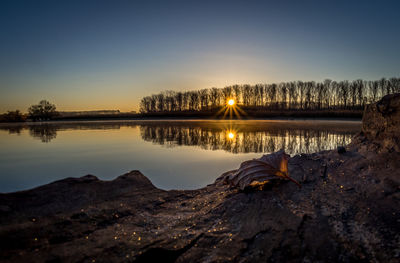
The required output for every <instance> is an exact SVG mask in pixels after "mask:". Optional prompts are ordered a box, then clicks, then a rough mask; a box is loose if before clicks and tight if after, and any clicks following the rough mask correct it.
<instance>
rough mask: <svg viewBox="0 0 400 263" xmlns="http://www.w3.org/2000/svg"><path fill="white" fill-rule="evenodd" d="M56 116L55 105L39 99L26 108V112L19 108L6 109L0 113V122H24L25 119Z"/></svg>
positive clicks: (46, 118)
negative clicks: (3, 112) (36, 102)
mask: <svg viewBox="0 0 400 263" xmlns="http://www.w3.org/2000/svg"><path fill="white" fill-rule="evenodd" d="M56 116H58V112H57V111H56V105H54V104H52V103H50V102H49V101H47V100H41V101H40V102H39V103H38V104H34V105H32V106H30V107H29V108H28V114H23V113H22V112H21V111H19V110H15V111H8V112H7V113H5V114H2V115H0V122H24V121H26V120H27V119H30V120H33V121H47V120H51V119H52V118H54V117H56Z"/></svg>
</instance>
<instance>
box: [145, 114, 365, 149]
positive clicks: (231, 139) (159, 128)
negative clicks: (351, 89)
mask: <svg viewBox="0 0 400 263" xmlns="http://www.w3.org/2000/svg"><path fill="white" fill-rule="evenodd" d="M218 124H219V125H216V124H215V123H213V124H212V125H208V126H206V125H202V124H200V123H188V124H173V123H163V124H161V125H160V124H159V123H148V124H147V125H141V126H140V131H141V136H142V138H143V139H144V140H146V141H151V142H153V143H156V144H160V145H164V146H166V147H175V146H183V145H186V146H198V147H201V148H202V149H206V150H224V151H228V152H231V153H266V152H274V151H277V150H279V149H285V151H286V152H288V153H289V154H300V153H312V152H318V151H322V150H329V149H333V148H335V147H337V146H339V145H346V144H348V143H350V142H351V138H352V137H353V136H354V134H355V133H357V132H358V131H359V126H358V125H357V124H355V123H350V122H349V123H341V125H337V123H330V122H293V123H287V122H279V121H278V122H253V123H251V122H248V123H245V122H238V123H230V124H229V123H218Z"/></svg>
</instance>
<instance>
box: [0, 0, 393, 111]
mask: <svg viewBox="0 0 400 263" xmlns="http://www.w3.org/2000/svg"><path fill="white" fill-rule="evenodd" d="M350 2H351V3H350ZM399 10H400V1H323V0H317V1H277V0H274V1H244V0H243V1H233V0H231V1H216V0H214V1H203V0H202V1H189V0H186V1H166V0H165V1H149V0H148V1H111V0H110V1H83V0H82V1H71V0H70V1H32V0H31V1H18V0H10V1H8V0H4V1H1V2H0V30H1V31H0V32H1V34H0V112H5V111H7V110H15V109H20V110H22V111H26V109H27V108H28V106H29V105H31V104H34V103H37V102H38V101H39V100H41V99H47V100H49V101H51V102H53V103H55V104H56V105H57V108H58V109H59V110H98V109H120V110H121V111H131V110H137V109H138V106H139V101H140V99H141V97H143V96H146V95H151V94H152V93H158V92H160V91H163V90H176V91H179V90H194V89H201V88H210V87H223V86H226V85H231V84H244V83H249V84H255V83H272V82H281V81H291V80H315V81H319V80H323V79H326V78H330V79H333V80H343V79H349V80H353V79H358V78H362V79H379V78H381V77H399V73H400V48H399V46H400V16H399Z"/></svg>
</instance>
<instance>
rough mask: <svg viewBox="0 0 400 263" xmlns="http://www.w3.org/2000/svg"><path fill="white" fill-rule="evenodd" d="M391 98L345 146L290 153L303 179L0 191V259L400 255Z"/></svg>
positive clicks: (142, 181) (371, 110) (61, 184)
mask: <svg viewBox="0 0 400 263" xmlns="http://www.w3.org/2000/svg"><path fill="white" fill-rule="evenodd" d="M398 98H399V97H398V96H391V97H385V98H384V100H383V102H380V104H379V103H378V104H375V105H372V106H369V107H367V109H366V114H367V115H369V116H370V119H368V120H367V119H365V117H364V122H365V123H364V125H363V131H362V134H360V135H359V136H358V137H356V138H355V139H354V142H353V143H352V144H351V145H349V146H347V152H346V154H338V151H336V150H333V151H324V152H320V153H314V154H311V155H307V154H302V155H297V156H294V157H292V158H290V160H289V162H288V174H289V175H290V176H291V177H293V178H294V179H295V180H297V181H299V182H300V183H301V184H302V188H299V187H297V186H296V185H295V184H293V183H286V182H285V181H282V183H279V184H268V187H266V188H264V190H262V191H250V192H243V191H239V189H237V188H231V187H229V186H228V185H225V184H223V183H222V182H223V180H222V179H218V180H216V182H215V183H214V184H210V185H208V186H207V187H204V188H202V189H198V190H190V191H189V190H188V191H176V190H174V191H164V190H161V189H157V188H156V187H154V185H153V184H152V183H151V182H150V181H149V180H148V179H147V178H146V177H145V176H144V175H142V174H141V173H140V172H139V171H132V172H130V173H127V174H125V175H122V176H120V177H118V178H116V179H115V180H113V181H101V180H99V179H97V178H96V177H94V176H86V177H82V178H67V179H64V180H60V181H57V182H54V183H51V184H48V185H44V186H41V187H38V188H35V189H31V190H27V191H21V192H16V193H9V194H0V208H1V209H0V247H1V250H0V258H1V261H2V262H124V261H125V262H356V261H357V262H359V261H361V262H398V261H399V250H398V248H399V242H400V236H399V233H400V225H399V220H400V217H399V211H398V208H399V207H400V201H399V200H400V192H399V189H400V188H399V185H400V182H399V180H400V178H399V177H400V174H399V171H400V153H399V151H398V150H397V149H398V148H396V145H395V143H396V139H395V138H390V136H392V137H396V136H397V135H398V131H399V130H400V127H399V124H398V122H397V119H396V118H397V117H396V116H398V115H397V114H398V112H399V109H400V108H399V107H400V106H399V104H398ZM379 105H383V106H379ZM371 119H374V120H375V121H377V122H380V123H374V121H372V120H371ZM387 147H389V148H387Z"/></svg>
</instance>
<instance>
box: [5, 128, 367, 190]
mask: <svg viewBox="0 0 400 263" xmlns="http://www.w3.org/2000/svg"><path fill="white" fill-rule="evenodd" d="M360 128H361V122H359V121H316V120H312V121H309V120H308V121H281V120H274V121H268V120H255V121H253V120H252V121H247V120H246V121H244V120H235V121H197V120H194V121H193V120H184V121H108V122H64V123H44V124H33V125H27V124H23V125H11V126H4V125H2V126H0V143H1V145H2V147H1V148H0V171H1V175H0V192H11V191H17V190H23V189H28V188H31V187H35V186H38V185H42V184H46V183H49V182H52V181H54V180H59V179H63V178H65V177H80V176H84V175H86V174H93V175H96V176H97V177H99V178H100V179H103V180H112V179H114V178H115V177H117V176H118V175H121V174H123V173H125V172H128V171H130V170H140V171H141V172H142V173H143V174H144V175H146V176H147V177H148V178H149V179H150V180H151V181H152V182H153V183H154V184H155V185H156V186H157V187H160V188H163V189H194V188H200V187H203V186H205V185H207V184H209V183H212V182H213V181H214V180H215V178H216V177H218V176H219V175H220V174H221V173H223V172H225V171H227V170H232V169H235V168H237V167H238V166H239V165H240V163H241V162H243V161H245V160H248V159H252V158H258V157H260V155H261V154H264V153H270V152H274V151H277V150H280V149H284V150H285V151H286V152H287V153H289V154H291V155H295V154H301V153H312V152H318V151H322V150H330V149H334V148H336V147H337V146H340V145H346V144H348V143H350V142H351V138H352V137H353V136H354V135H355V134H356V133H357V132H358V131H359V130H360Z"/></svg>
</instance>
